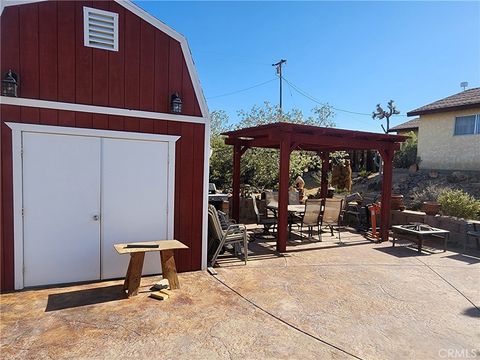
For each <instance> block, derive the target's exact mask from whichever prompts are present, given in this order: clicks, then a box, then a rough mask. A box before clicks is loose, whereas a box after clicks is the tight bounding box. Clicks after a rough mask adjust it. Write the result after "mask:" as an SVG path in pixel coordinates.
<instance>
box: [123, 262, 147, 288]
mask: <svg viewBox="0 0 480 360" xmlns="http://www.w3.org/2000/svg"><path fill="white" fill-rule="evenodd" d="M144 259H145V253H144V252H138V253H132V254H130V262H129V264H128V270H127V275H126V276H125V282H124V284H123V289H124V290H128V297H131V296H135V295H137V294H138V288H139V287H140V280H141V279H142V269H143V260H144Z"/></svg>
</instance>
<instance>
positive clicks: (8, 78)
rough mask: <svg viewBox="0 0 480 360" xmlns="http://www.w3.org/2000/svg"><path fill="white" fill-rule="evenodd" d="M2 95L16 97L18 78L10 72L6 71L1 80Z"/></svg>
mask: <svg viewBox="0 0 480 360" xmlns="http://www.w3.org/2000/svg"><path fill="white" fill-rule="evenodd" d="M2 95H3V96H11V97H18V76H17V74H15V73H14V72H13V71H12V70H8V73H6V74H5V77H4V78H3V80H2Z"/></svg>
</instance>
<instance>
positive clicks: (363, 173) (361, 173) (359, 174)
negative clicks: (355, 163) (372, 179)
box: [358, 168, 372, 179]
mask: <svg viewBox="0 0 480 360" xmlns="http://www.w3.org/2000/svg"><path fill="white" fill-rule="evenodd" d="M371 173H372V172H371V171H367V170H366V169H365V168H362V170H360V172H359V173H358V176H360V177H361V178H363V179H367V178H368V176H369V175H370V174H371Z"/></svg>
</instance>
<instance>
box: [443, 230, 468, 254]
mask: <svg viewBox="0 0 480 360" xmlns="http://www.w3.org/2000/svg"><path fill="white" fill-rule="evenodd" d="M449 237H450V234H445V235H444V239H443V252H445V251H447V241H448V238H449ZM464 252H465V251H464Z"/></svg>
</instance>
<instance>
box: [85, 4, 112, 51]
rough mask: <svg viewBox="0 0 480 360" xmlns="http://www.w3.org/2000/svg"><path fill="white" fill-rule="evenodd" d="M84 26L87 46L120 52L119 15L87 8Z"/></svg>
mask: <svg viewBox="0 0 480 360" xmlns="http://www.w3.org/2000/svg"><path fill="white" fill-rule="evenodd" d="M83 25H84V32H83V34H84V35H83V37H84V39H83V43H84V45H85V46H89V47H94V48H98V49H104V50H110V51H118V14H116V13H113V12H110V11H104V10H99V9H93V8H89V7H86V6H85V7H83Z"/></svg>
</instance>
